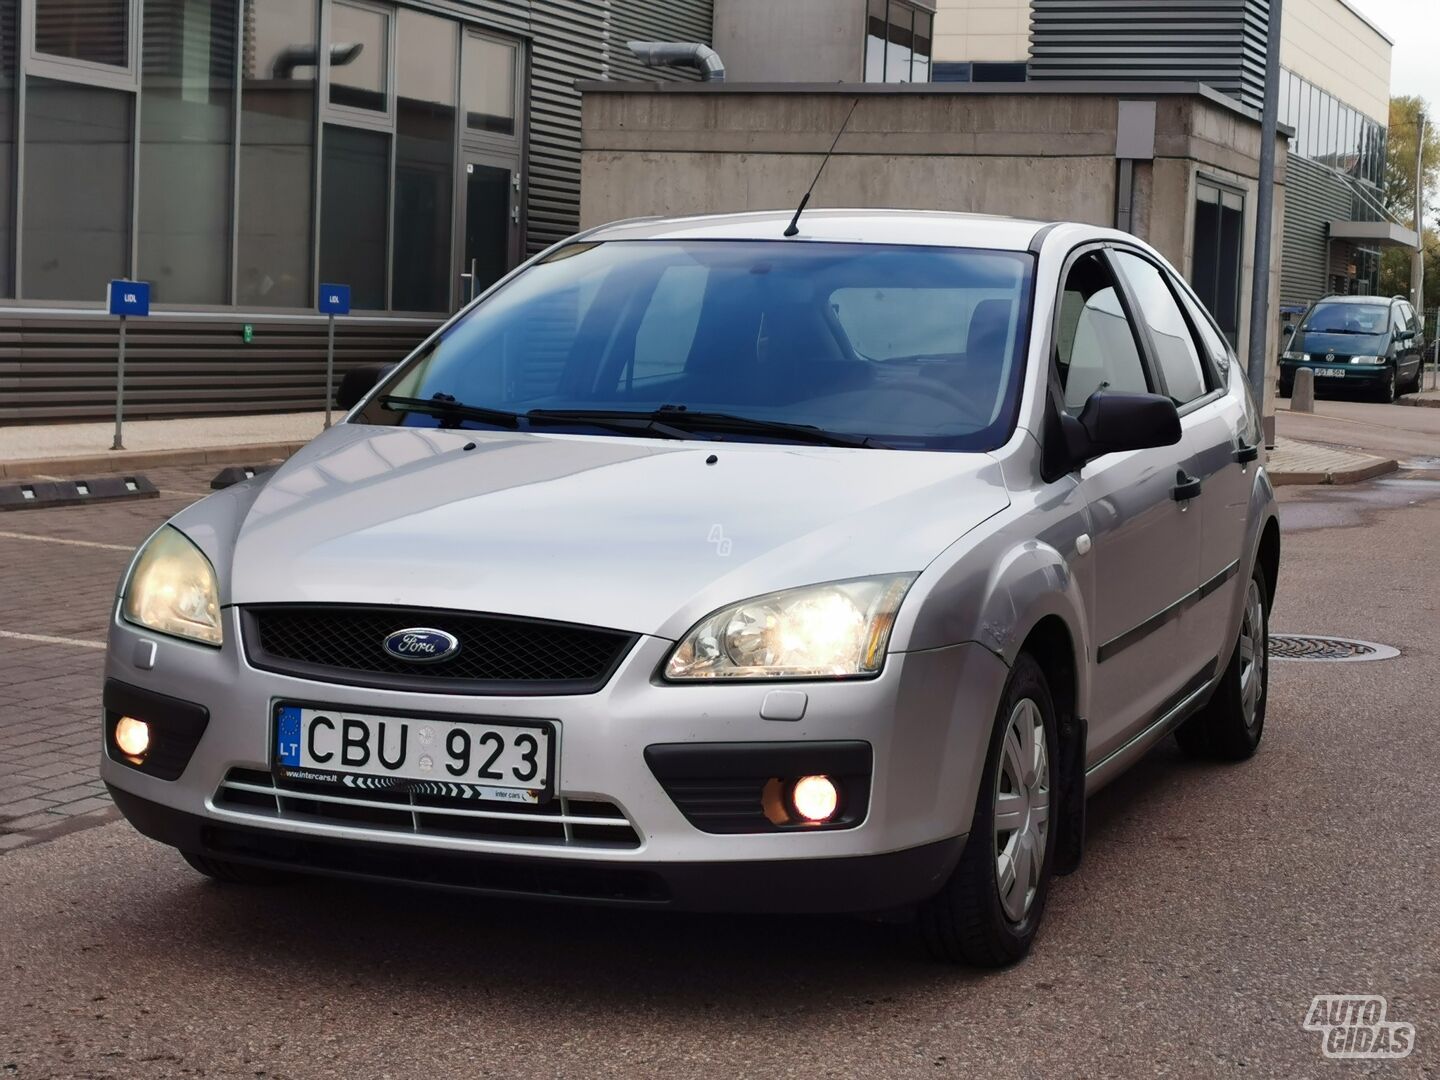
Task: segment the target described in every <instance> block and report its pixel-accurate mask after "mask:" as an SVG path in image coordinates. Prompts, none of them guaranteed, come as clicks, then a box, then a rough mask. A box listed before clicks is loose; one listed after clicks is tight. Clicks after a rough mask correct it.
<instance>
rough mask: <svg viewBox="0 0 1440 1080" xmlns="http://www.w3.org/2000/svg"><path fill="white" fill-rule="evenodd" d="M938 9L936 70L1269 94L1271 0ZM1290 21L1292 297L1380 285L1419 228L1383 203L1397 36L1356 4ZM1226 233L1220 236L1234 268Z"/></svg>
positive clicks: (1297, 300)
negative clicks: (1186, 84)
mask: <svg viewBox="0 0 1440 1080" xmlns="http://www.w3.org/2000/svg"><path fill="white" fill-rule="evenodd" d="M937 5H938V7H937V11H936V16H935V26H936V32H935V55H934V63H933V73H934V78H935V79H936V80H959V81H969V80H972V79H974V80H977V81H978V80H979V79H981V78H989V77H990V76H989V75H988V73H987V72H988V70H989V69H988V67H983V68H982V67H981V64H982V63H983V64H986V65H989V64H991V63H993V62H995V61H996V60H998V59H1000V57H1001V56H1002V55H1004V56H1005V57H1007V58H1008V59H1009V60H1010V61H1011V63H1012V68H1011V70H1012V73H1013V72H1014V71H1015V70H1016V65H1023V67H1024V71H1025V75H1024V76H1020V77H1028V78H1029V79H1030V80H1032V81H1035V82H1050V81H1062V82H1068V81H1073V80H1075V79H1101V80H1105V79H1113V80H1130V81H1138V82H1147V81H1153V80H1156V79H1186V80H1194V81H1196V82H1202V83H1204V84H1206V85H1207V86H1210V87H1212V88H1214V89H1216V90H1220V91H1222V92H1224V93H1226V94H1229V95H1231V96H1233V97H1235V98H1236V99H1237V100H1239V101H1241V102H1244V103H1245V104H1247V105H1250V106H1252V107H1254V108H1259V107H1260V105H1261V104H1262V102H1263V95H1264V89H1265V53H1266V35H1267V33H1268V27H1269V17H1270V4H1269V0H1008V2H1005V3H1003V4H1002V3H1000V2H999V0H937ZM998 8H1003V9H1004V10H1003V12H1002V11H1000V10H997V9H998ZM1283 18H1284V23H1283V25H1282V27H1281V55H1280V60H1281V66H1282V67H1283V69H1284V72H1283V75H1282V81H1281V85H1280V108H1281V112H1280V119H1281V122H1282V123H1283V124H1285V125H1286V126H1288V127H1289V128H1290V129H1292V131H1293V132H1294V139H1293V141H1292V143H1291V147H1290V149H1291V172H1290V179H1289V184H1288V187H1287V193H1286V194H1287V200H1288V209H1287V224H1286V230H1285V242H1284V261H1283V271H1282V276H1281V297H1282V300H1283V302H1284V303H1285V305H1286V306H1288V307H1303V306H1305V305H1306V304H1308V303H1309V302H1310V301H1312V300H1315V299H1318V298H1319V297H1320V296H1323V295H1325V294H1327V293H1365V292H1374V291H1375V290H1376V289H1377V288H1378V282H1379V253H1380V250H1381V248H1383V247H1385V246H1387V245H1400V246H1413V245H1414V244H1415V235H1414V233H1413V231H1411V230H1410V229H1408V228H1406V227H1404V226H1399V225H1396V224H1395V223H1394V222H1392V221H1390V220H1389V217H1388V215H1387V214H1386V213H1385V211H1384V209H1383V205H1382V204H1383V196H1382V186H1383V176H1384V161H1385V140H1386V130H1387V128H1388V125H1389V111H1390V52H1391V46H1392V42H1391V40H1390V39H1389V38H1388V37H1387V36H1386V34H1385V33H1384V31H1382V30H1381V29H1380V28H1379V27H1378V26H1376V25H1375V24H1374V23H1372V22H1370V21H1369V20H1368V19H1366V18H1365V16H1364V15H1362V14H1361V13H1360V12H1359V11H1358V10H1357V9H1356V8H1355V7H1353V6H1352V5H1351V4H1350V3H1349V2H1348V0H1286V3H1285V5H1284V16H1283ZM1021 23H1023V24H1024V27H1025V31H1024V34H1023V36H1022V35H1021V34H1020V32H1019V31H1017V30H1016V29H1014V28H1015V27H1016V26H1017V25H1018V24H1021ZM952 28H953V29H952ZM1007 28H1008V29H1007ZM981 31H984V32H981ZM997 50H998V51H997ZM1216 199H1217V203H1216V206H1217V209H1216V210H1215V211H1214V217H1215V220H1216V221H1217V223H1218V224H1219V226H1220V227H1222V228H1230V225H1229V219H1230V217H1231V215H1244V214H1246V213H1248V212H1249V207H1248V206H1247V205H1245V204H1243V203H1242V202H1241V201H1240V200H1239V199H1238V198H1237V197H1236V193H1234V192H1224V191H1221V192H1219V193H1218V194H1217V195H1216ZM1232 231H1233V230H1232ZM1228 243H1229V239H1228V237H1226V236H1222V237H1220V238H1219V239H1218V241H1217V245H1216V253H1215V254H1216V258H1217V259H1219V260H1220V261H1221V263H1223V264H1224V265H1228V263H1229V260H1230V256H1229V254H1228V251H1227V250H1226V245H1227V244H1228ZM1217 270H1219V272H1221V273H1223V272H1224V271H1223V269H1221V268H1219V267H1217Z"/></svg>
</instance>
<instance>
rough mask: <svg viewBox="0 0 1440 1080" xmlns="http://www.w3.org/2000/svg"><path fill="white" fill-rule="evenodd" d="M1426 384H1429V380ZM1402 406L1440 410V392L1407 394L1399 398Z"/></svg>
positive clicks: (1429, 391)
mask: <svg viewBox="0 0 1440 1080" xmlns="http://www.w3.org/2000/svg"><path fill="white" fill-rule="evenodd" d="M1425 381H1426V384H1427V385H1428V384H1429V381H1430V380H1429V379H1428V378H1427V379H1426V380H1425ZM1399 402H1400V404H1401V405H1424V406H1427V407H1429V408H1431V409H1440V390H1421V391H1420V392H1419V393H1418V394H1405V395H1403V396H1402V397H1400V398H1399Z"/></svg>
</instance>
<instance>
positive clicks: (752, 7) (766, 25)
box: [713, 0, 865, 82]
mask: <svg viewBox="0 0 1440 1080" xmlns="http://www.w3.org/2000/svg"><path fill="white" fill-rule="evenodd" d="M714 2H715V33H714V39H713V44H714V47H715V50H716V51H717V52H718V53H719V54H720V58H721V59H722V60H723V61H724V62H725V77H726V78H727V79H730V80H731V81H733V82H859V81H861V80H862V79H864V77H865V0H714Z"/></svg>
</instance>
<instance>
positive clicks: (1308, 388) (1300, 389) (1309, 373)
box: [1290, 367, 1315, 413]
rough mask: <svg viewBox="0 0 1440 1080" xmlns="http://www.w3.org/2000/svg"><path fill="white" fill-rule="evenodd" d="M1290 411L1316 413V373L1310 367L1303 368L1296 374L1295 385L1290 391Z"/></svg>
mask: <svg viewBox="0 0 1440 1080" xmlns="http://www.w3.org/2000/svg"><path fill="white" fill-rule="evenodd" d="M1290 411H1291V412H1308V413H1313V412H1314V411H1315V372H1314V370H1313V369H1311V368H1308V367H1302V368H1301V369H1300V370H1299V371H1297V372H1295V385H1294V386H1293V387H1292V388H1291V390H1290Z"/></svg>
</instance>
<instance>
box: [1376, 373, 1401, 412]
mask: <svg viewBox="0 0 1440 1080" xmlns="http://www.w3.org/2000/svg"><path fill="white" fill-rule="evenodd" d="M1396 389H1397V388H1396V375H1395V369H1394V368H1393V367H1392V368H1390V369H1389V370H1388V371H1387V372H1386V374H1385V382H1384V384H1383V385H1382V386H1381V387H1380V400H1381V401H1383V402H1385V404H1386V405H1392V404H1394V402H1395V398H1396V397H1397V396H1398V395H1397V393H1396Z"/></svg>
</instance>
